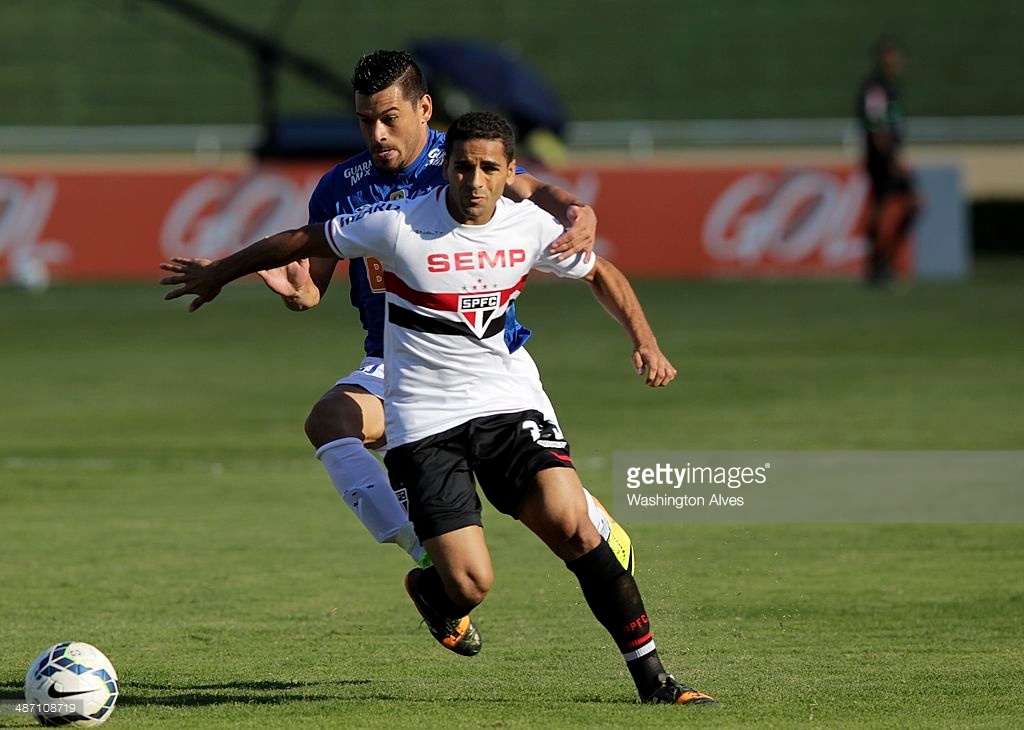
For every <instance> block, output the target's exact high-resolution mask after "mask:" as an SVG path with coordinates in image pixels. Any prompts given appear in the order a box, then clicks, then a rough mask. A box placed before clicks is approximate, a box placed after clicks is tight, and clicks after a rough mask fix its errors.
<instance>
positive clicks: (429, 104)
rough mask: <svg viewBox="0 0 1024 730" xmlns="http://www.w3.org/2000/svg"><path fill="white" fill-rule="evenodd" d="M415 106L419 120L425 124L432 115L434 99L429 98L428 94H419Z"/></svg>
mask: <svg viewBox="0 0 1024 730" xmlns="http://www.w3.org/2000/svg"><path fill="white" fill-rule="evenodd" d="M416 108H417V109H418V110H419V112H420V121H421V122H422V123H423V124H427V123H428V122H429V121H430V118H431V117H432V116H434V100H433V99H431V98H430V94H424V95H423V96H421V97H420V100H419V103H418V104H417V106H416Z"/></svg>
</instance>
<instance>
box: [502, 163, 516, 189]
mask: <svg viewBox="0 0 1024 730" xmlns="http://www.w3.org/2000/svg"><path fill="white" fill-rule="evenodd" d="M515 178H516V158H515V157H513V158H512V159H511V160H509V161H508V181H507V182H506V183H505V184H506V185H510V184H511V183H512V181H513V180H515Z"/></svg>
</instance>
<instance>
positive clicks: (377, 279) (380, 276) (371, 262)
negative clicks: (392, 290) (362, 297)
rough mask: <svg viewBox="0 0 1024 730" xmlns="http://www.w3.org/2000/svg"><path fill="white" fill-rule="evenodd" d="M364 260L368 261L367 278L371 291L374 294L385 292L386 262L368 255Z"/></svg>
mask: <svg viewBox="0 0 1024 730" xmlns="http://www.w3.org/2000/svg"><path fill="white" fill-rule="evenodd" d="M363 261H365V262H366V280H367V281H368V282H369V283H370V291H372V292H373V293H374V294H383V293H384V292H385V288H384V264H382V263H381V262H380V259H375V258H373V256H367V257H365V258H364V259H363Z"/></svg>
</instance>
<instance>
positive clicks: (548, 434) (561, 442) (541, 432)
mask: <svg viewBox="0 0 1024 730" xmlns="http://www.w3.org/2000/svg"><path fill="white" fill-rule="evenodd" d="M520 428H522V429H523V430H524V431H529V432H530V438H532V439H533V440H534V441H535V442H537V443H538V444H540V445H541V446H543V447H545V448H551V447H552V446H554V445H555V444H557V446H554V447H555V448H559V449H561V448H565V437H564V436H563V435H562V430H561V429H560V428H559V427H558V426H556V425H555V424H553V423H551V422H550V421H546V422H545V423H544V424H543V425H542V424H539V423H537V422H536V421H534V420H532V419H531V420H526V421H523V423H522V424H521V426H520Z"/></svg>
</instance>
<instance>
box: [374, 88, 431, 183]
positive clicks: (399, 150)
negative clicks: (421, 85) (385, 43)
mask: <svg viewBox="0 0 1024 730" xmlns="http://www.w3.org/2000/svg"><path fill="white" fill-rule="evenodd" d="M431 111H432V102H431V100H430V96H429V95H426V94H425V95H423V96H422V97H420V98H419V100H418V101H409V100H408V99H406V98H405V97H404V96H403V95H402V90H401V89H400V88H399V87H398V86H389V87H388V88H386V89H384V90H383V91H378V92H377V93H376V94H372V95H370V96H366V95H364V94H356V116H357V117H358V118H359V129H360V131H361V132H362V134H363V143H364V144H365V145H366V149H367V150H369V152H370V159H371V160H372V161H373V165H374V167H376V168H377V169H378V170H382V171H384V172H398V171H399V170H404V169H405V168H406V167H408V166H409V165H411V164H412V162H413V160H415V159H416V157H417V155H419V153H420V152H422V151H423V147H424V146H425V145H426V144H427V134H428V128H427V122H429V121H430V114H431Z"/></svg>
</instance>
